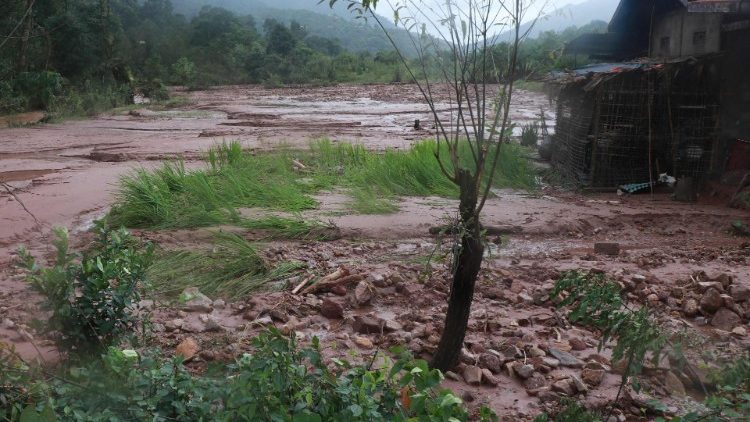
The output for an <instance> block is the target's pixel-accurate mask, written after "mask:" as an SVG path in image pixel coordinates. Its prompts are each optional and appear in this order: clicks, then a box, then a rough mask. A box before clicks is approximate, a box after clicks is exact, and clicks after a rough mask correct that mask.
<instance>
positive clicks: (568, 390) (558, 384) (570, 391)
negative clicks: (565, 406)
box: [552, 378, 576, 397]
mask: <svg viewBox="0 0 750 422" xmlns="http://www.w3.org/2000/svg"><path fill="white" fill-rule="evenodd" d="M552 391H557V392H558V393H562V394H565V395H566V396H568V397H570V396H573V395H574V394H575V392H576V390H575V387H574V386H573V382H571V380H570V379H568V378H566V379H561V380H559V381H555V382H554V383H552Z"/></svg>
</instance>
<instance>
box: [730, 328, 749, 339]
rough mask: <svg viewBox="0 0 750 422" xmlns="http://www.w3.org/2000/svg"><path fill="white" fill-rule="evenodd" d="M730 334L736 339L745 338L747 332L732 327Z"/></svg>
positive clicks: (743, 329)
mask: <svg viewBox="0 0 750 422" xmlns="http://www.w3.org/2000/svg"><path fill="white" fill-rule="evenodd" d="M732 334H734V335H735V336H737V337H745V336H746V335H747V330H746V329H745V327H734V328H733V329H732Z"/></svg>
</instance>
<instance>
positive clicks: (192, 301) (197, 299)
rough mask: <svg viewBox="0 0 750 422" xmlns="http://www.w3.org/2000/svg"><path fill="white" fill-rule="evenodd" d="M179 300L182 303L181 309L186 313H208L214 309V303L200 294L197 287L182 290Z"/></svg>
mask: <svg viewBox="0 0 750 422" xmlns="http://www.w3.org/2000/svg"><path fill="white" fill-rule="evenodd" d="M180 300H181V301H182V302H183V303H184V304H183V305H182V309H184V310H185V311H187V312H201V313H209V312H211V311H213V309H214V301H213V300H211V299H209V297H208V296H206V295H204V294H203V293H201V291H200V290H198V288H197V287H188V288H186V289H185V290H183V291H182V294H180Z"/></svg>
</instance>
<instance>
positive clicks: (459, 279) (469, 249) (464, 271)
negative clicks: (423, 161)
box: [431, 169, 484, 371]
mask: <svg viewBox="0 0 750 422" xmlns="http://www.w3.org/2000/svg"><path fill="white" fill-rule="evenodd" d="M458 180H459V186H460V192H461V199H460V204H459V211H460V214H461V222H462V226H463V232H462V235H461V250H460V251H459V253H458V256H457V257H456V261H455V268H454V273H453V283H452V285H451V294H450V298H449V300H448V312H447V313H446V315H445V327H444V328H443V335H442V336H441V337H440V343H439V344H438V347H437V351H436V352H435V355H434V356H433V358H432V362H431V366H432V367H433V368H437V369H440V370H441V371H448V370H450V369H453V367H455V366H456V364H458V359H459V357H460V356H461V348H462V347H463V344H464V337H465V336H466V327H467V325H468V323H469V315H470V313H471V302H472V300H473V298H474V285H475V284H476V281H477V276H478V275H479V269H480V268H481V267H482V259H483V258H484V244H483V243H482V239H481V238H480V230H481V229H480V225H479V218H478V216H477V215H476V207H477V200H478V187H477V186H476V183H475V180H474V177H472V175H471V173H470V172H469V171H467V170H463V169H461V170H459V171H458Z"/></svg>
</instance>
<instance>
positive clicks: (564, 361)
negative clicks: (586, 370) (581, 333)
mask: <svg viewBox="0 0 750 422" xmlns="http://www.w3.org/2000/svg"><path fill="white" fill-rule="evenodd" d="M549 353H550V354H551V355H552V356H553V357H554V358H555V359H557V360H559V361H560V365H562V366H567V367H570V368H580V367H582V366H583V364H584V362H583V361H582V360H580V359H578V358H577V357H575V356H573V355H571V354H570V353H568V352H564V351H562V350H558V349H555V348H553V347H550V348H549Z"/></svg>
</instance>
